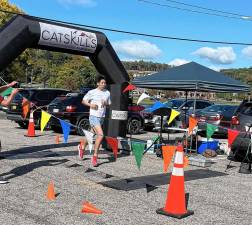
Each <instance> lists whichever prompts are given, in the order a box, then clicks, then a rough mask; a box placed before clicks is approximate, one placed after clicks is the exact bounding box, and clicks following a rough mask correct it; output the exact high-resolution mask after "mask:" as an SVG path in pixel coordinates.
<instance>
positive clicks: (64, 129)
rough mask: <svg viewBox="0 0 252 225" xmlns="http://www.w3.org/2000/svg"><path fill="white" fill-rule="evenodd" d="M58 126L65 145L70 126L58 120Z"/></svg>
mask: <svg viewBox="0 0 252 225" xmlns="http://www.w3.org/2000/svg"><path fill="white" fill-rule="evenodd" d="M60 124H61V127H62V130H63V134H64V141H65V143H67V139H68V135H69V133H70V125H69V124H68V123H66V122H65V121H64V120H60Z"/></svg>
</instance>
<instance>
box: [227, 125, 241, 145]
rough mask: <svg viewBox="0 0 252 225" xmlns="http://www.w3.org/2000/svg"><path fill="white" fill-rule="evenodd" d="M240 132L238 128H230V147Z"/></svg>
mask: <svg viewBox="0 0 252 225" xmlns="http://www.w3.org/2000/svg"><path fill="white" fill-rule="evenodd" d="M239 133H240V132H239V131H238V130H231V129H228V146H229V147H231V145H232V144H233V142H234V140H235V139H236V137H237V136H238V134H239Z"/></svg>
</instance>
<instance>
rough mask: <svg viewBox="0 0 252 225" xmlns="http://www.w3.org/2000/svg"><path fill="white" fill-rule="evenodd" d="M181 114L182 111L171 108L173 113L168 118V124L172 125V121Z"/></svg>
mask: <svg viewBox="0 0 252 225" xmlns="http://www.w3.org/2000/svg"><path fill="white" fill-rule="evenodd" d="M179 114H180V112H178V111H176V110H174V109H172V110H171V115H170V118H169V120H168V125H170V123H171V122H172V121H173V120H174V119H175V118H176V117H177V116H178V115H179Z"/></svg>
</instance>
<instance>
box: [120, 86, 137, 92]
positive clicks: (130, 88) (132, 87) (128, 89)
mask: <svg viewBox="0 0 252 225" xmlns="http://www.w3.org/2000/svg"><path fill="white" fill-rule="evenodd" d="M135 89H136V86H134V85H132V84H129V85H128V86H127V87H126V88H124V90H123V93H124V92H126V91H132V90H135Z"/></svg>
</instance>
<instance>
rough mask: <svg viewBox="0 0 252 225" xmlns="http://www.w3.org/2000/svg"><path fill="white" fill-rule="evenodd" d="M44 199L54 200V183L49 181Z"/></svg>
mask: <svg viewBox="0 0 252 225" xmlns="http://www.w3.org/2000/svg"><path fill="white" fill-rule="evenodd" d="M46 198H47V200H50V201H52V200H55V198H56V197H55V191H54V183H53V182H52V181H51V182H50V183H49V185H48V190H47V194H46Z"/></svg>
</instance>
